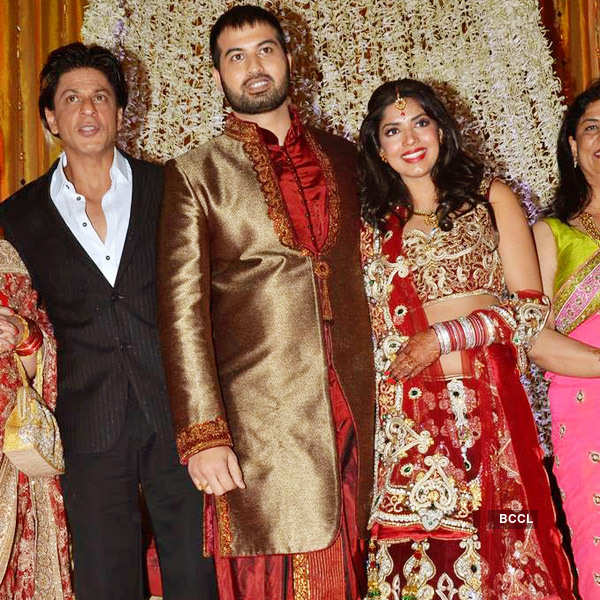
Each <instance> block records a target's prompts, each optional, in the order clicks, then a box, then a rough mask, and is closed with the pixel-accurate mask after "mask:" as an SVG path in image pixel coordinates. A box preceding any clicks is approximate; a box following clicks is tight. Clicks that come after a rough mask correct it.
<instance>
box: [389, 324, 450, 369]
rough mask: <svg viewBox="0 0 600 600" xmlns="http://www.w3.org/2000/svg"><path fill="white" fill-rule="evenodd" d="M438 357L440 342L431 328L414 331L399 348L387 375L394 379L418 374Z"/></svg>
mask: <svg viewBox="0 0 600 600" xmlns="http://www.w3.org/2000/svg"><path fill="white" fill-rule="evenodd" d="M439 357H440V344H439V342H438V339H437V336H436V335H435V332H434V331H433V329H426V330H425V331H419V333H415V335H413V336H412V337H411V338H410V339H409V340H408V342H407V343H406V345H405V346H404V347H403V348H402V350H399V351H398V353H397V354H396V358H395V360H394V362H393V363H392V365H391V367H390V370H389V375H390V377H393V378H394V379H396V380H399V379H406V378H409V377H414V376H415V375H418V374H419V373H420V372H421V371H422V370H423V369H425V368H426V367H428V366H429V365H430V364H431V363H433V362H434V361H436V360H437V359H438V358H439Z"/></svg>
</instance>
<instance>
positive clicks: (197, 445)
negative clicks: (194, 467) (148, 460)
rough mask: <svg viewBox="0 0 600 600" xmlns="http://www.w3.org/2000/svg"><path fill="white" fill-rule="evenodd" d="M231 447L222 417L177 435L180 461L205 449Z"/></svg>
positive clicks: (227, 428) (196, 424)
mask: <svg viewBox="0 0 600 600" xmlns="http://www.w3.org/2000/svg"><path fill="white" fill-rule="evenodd" d="M231 445H232V441H231V435H230V434H229V427H228V425H227V422H226V421H225V420H224V419H223V418H222V417H217V418H216V419H214V420H212V421H205V422H204V423H195V424H194V425H191V426H190V427H187V428H186V429H183V430H181V431H180V432H179V433H178V434H177V450H178V451H179V456H180V457H181V459H182V460H186V459H188V458H189V457H190V456H192V455H193V454H196V453H198V452H200V451H201V450H206V449H207V448H214V447H215V446H231Z"/></svg>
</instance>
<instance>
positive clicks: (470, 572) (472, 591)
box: [454, 535, 481, 599]
mask: <svg viewBox="0 0 600 600" xmlns="http://www.w3.org/2000/svg"><path fill="white" fill-rule="evenodd" d="M459 546H460V547H461V548H464V549H465V551H464V552H463V553H462V554H461V555H460V556H459V557H458V558H457V559H456V561H455V562H454V572H455V573H456V575H457V576H458V577H460V579H461V580H462V581H463V585H461V586H460V587H459V588H458V597H459V598H461V599H462V598H479V597H480V595H481V557H480V556H479V553H478V552H477V550H479V548H480V547H481V543H480V542H479V541H478V539H477V536H476V535H474V536H472V537H469V538H467V539H464V540H462V541H461V542H460V544H459Z"/></svg>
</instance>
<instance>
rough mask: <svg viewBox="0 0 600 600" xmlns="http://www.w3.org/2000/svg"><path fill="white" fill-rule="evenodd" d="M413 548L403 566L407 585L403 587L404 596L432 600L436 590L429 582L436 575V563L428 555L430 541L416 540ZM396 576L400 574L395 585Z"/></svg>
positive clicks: (418, 599)
mask: <svg viewBox="0 0 600 600" xmlns="http://www.w3.org/2000/svg"><path fill="white" fill-rule="evenodd" d="M411 548H412V550H413V553H412V555H411V556H410V558H409V559H408V560H407V561H406V562H405V563H404V567H403V568H402V572H403V574H404V577H405V579H406V585H405V586H404V587H403V588H402V598H410V599H411V600H412V599H413V598H414V599H416V600H431V599H432V598H433V594H434V593H435V592H434V589H433V588H432V587H431V586H430V585H429V583H428V582H429V580H430V579H432V578H433V577H434V576H435V565H434V564H433V561H432V560H431V558H429V556H428V555H427V550H429V542H428V541H427V540H423V541H422V542H415V543H413V545H412V546H411ZM396 578H398V575H396V577H394V582H393V584H394V585H395V584H396ZM395 587H396V585H395Z"/></svg>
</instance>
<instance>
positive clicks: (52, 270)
mask: <svg viewBox="0 0 600 600" xmlns="http://www.w3.org/2000/svg"><path fill="white" fill-rule="evenodd" d="M127 158H128V160H129V163H130V165H131V169H132V175H133V196H132V204H131V216H130V221H129V229H128V232H127V237H126V240H125V246H124V248H123V254H122V257H121V262H120V265H119V270H118V274H117V279H116V281H115V285H114V287H112V286H111V285H110V284H109V283H108V281H107V280H106V279H105V278H104V276H103V275H102V273H101V272H100V270H99V269H98V268H97V267H96V265H95V264H94V262H93V261H92V259H91V258H90V257H89V256H88V254H87V253H86V252H85V250H84V249H83V248H82V246H81V245H80V244H79V242H78V241H77V239H76V238H75V236H74V235H73V234H72V233H71V231H70V230H69V228H68V227H67V225H66V224H65V222H64V221H63V219H62V217H61V216H60V214H59V212H58V210H57V209H56V207H55V206H54V204H53V202H52V200H51V198H50V180H51V177H52V173H53V172H54V169H55V168H56V164H57V163H55V164H54V165H53V166H52V168H51V169H50V170H49V171H48V173H46V174H45V175H43V176H42V177H40V178H39V179H37V180H35V181H33V182H32V183H30V184H28V185H27V186H25V187H24V188H23V189H21V190H19V191H18V192H17V193H15V194H14V195H13V196H11V197H10V198H9V199H8V200H6V201H5V202H4V203H3V204H2V205H0V224H1V225H2V227H4V233H5V237H6V239H8V240H9V241H10V242H11V243H12V244H13V245H14V246H15V248H16V249H17V251H18V252H19V254H20V255H21V258H22V259H23V262H24V263H25V264H26V266H27V268H28V269H29V272H30V273H31V276H32V280H33V284H34V286H35V288H36V289H37V291H38V293H39V294H40V297H41V300H42V301H43V303H44V304H45V306H46V309H47V311H48V314H49V316H50V319H51V321H52V323H53V325H54V329H55V333H56V339H57V345H58V402H57V408H56V417H57V420H58V423H59V426H60V430H61V435H62V438H63V444H64V447H65V452H66V453H67V454H68V453H71V452H75V453H89V452H102V451H104V450H107V449H109V448H110V447H111V446H112V445H113V444H114V443H115V442H116V440H117V438H118V436H119V434H120V433H121V430H122V428H123V425H124V422H125V416H126V410H127V401H128V394H129V395H133V396H134V398H135V399H136V400H137V401H138V403H139V405H140V406H141V408H142V410H143V411H144V413H145V414H146V416H147V418H148V420H149V422H150V424H151V426H152V427H153V428H154V430H155V431H156V432H157V434H158V435H159V436H161V437H163V436H171V437H172V436H173V431H172V425H171V417H170V412H169V404H168V399H167V393H166V387H165V381H164V374H163V369H162V364H161V359H160V353H159V341H158V334H157V328H156V293H155V273H156V269H155V263H156V256H155V254H156V245H155V240H156V224H157V219H158V212H159V205H160V199H161V196H162V188H163V180H162V168H160V167H158V166H156V165H152V164H150V163H147V162H143V161H139V160H136V159H134V158H131V157H127Z"/></svg>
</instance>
